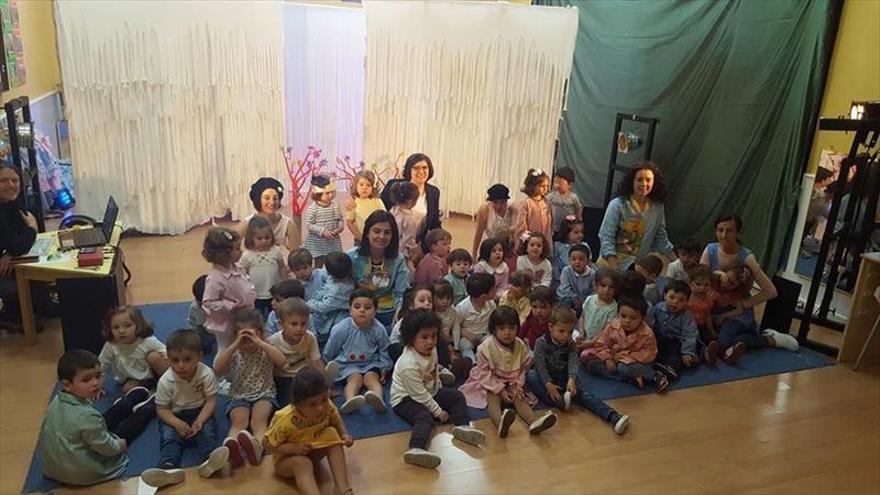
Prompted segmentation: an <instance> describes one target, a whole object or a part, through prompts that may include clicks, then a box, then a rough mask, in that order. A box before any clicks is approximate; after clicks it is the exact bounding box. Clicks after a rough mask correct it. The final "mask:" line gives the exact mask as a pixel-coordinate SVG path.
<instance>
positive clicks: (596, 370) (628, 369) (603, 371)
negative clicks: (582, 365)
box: [587, 359, 655, 383]
mask: <svg viewBox="0 0 880 495" xmlns="http://www.w3.org/2000/svg"><path fill="white" fill-rule="evenodd" d="M587 371H589V372H590V374H593V375H597V376H601V377H604V378H612V379H614V380H620V381H623V382H630V383H632V382H634V381H635V379H636V377H638V376H640V377H642V378H643V379H644V380H645V383H654V374H655V371H654V369H653V368H651V365H649V364H642V363H632V364H624V363H617V373H612V372H610V371H608V368H606V367H605V363H604V362H602V360H601V359H592V360H590V361H588V362H587Z"/></svg>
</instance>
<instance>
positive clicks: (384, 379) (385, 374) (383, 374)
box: [379, 371, 388, 385]
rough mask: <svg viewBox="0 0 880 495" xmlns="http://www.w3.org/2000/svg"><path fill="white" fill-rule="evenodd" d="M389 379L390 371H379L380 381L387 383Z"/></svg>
mask: <svg viewBox="0 0 880 495" xmlns="http://www.w3.org/2000/svg"><path fill="white" fill-rule="evenodd" d="M387 381H388V371H383V372H381V373H379V383H381V384H382V385H385V382H387Z"/></svg>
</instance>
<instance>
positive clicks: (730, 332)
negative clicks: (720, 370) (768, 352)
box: [718, 318, 767, 350]
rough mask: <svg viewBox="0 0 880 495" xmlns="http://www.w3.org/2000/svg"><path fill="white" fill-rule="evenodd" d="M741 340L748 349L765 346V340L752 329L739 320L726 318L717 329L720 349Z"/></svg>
mask: <svg viewBox="0 0 880 495" xmlns="http://www.w3.org/2000/svg"><path fill="white" fill-rule="evenodd" d="M737 342H742V343H743V344H745V345H746V347H748V348H749V349H757V348H761V347H766V346H767V340H766V339H765V338H764V337H763V336H762V335H760V334H758V332H757V331H756V330H755V329H754V327H750V326H748V325H746V324H744V323H743V322H741V321H739V320H734V319H731V318H728V319H726V320H724V323H723V324H722V325H721V328H720V329H718V345H720V346H721V349H722V350H725V349H727V348H728V347H731V346H733V345H734V344H736V343H737Z"/></svg>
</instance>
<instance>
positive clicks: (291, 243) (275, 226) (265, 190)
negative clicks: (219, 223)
mask: <svg viewBox="0 0 880 495" xmlns="http://www.w3.org/2000/svg"><path fill="white" fill-rule="evenodd" d="M250 198H251V201H252V202H253V203H254V210H256V213H254V214H251V215H249V216H247V217H245V219H244V221H242V222H241V229H240V230H241V232H240V234H241V235H242V237H244V233H245V232H244V231H245V230H246V229H247V223H248V220H250V219H251V218H252V217H253V216H254V215H260V216H261V217H264V218H265V219H266V220H268V221H269V223H270V224H272V232H274V233H275V242H276V243H277V244H278V245H279V246H281V247H282V248H284V249H286V250H288V251H290V250H293V249H296V248H298V247H299V245H300V242H301V241H302V239H301V233H300V232H299V230H298V229H297V228H296V224H294V223H293V222H292V221H291V220H290V217H288V216H287V215H285V214H283V213H281V199H282V198H284V186H283V185H282V184H281V183H280V182H278V181H277V180H276V179H273V178H272V177H260V178H259V179H257V181H256V182H254V183H253V184H252V185H251V192H250Z"/></svg>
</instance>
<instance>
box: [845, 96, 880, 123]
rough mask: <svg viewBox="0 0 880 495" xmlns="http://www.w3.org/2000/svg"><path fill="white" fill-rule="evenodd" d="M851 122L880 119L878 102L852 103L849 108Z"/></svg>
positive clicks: (879, 103)
mask: <svg viewBox="0 0 880 495" xmlns="http://www.w3.org/2000/svg"><path fill="white" fill-rule="evenodd" d="M849 118H850V119H852V120H864V119H880V101H854V102H852V105H850V107H849Z"/></svg>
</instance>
